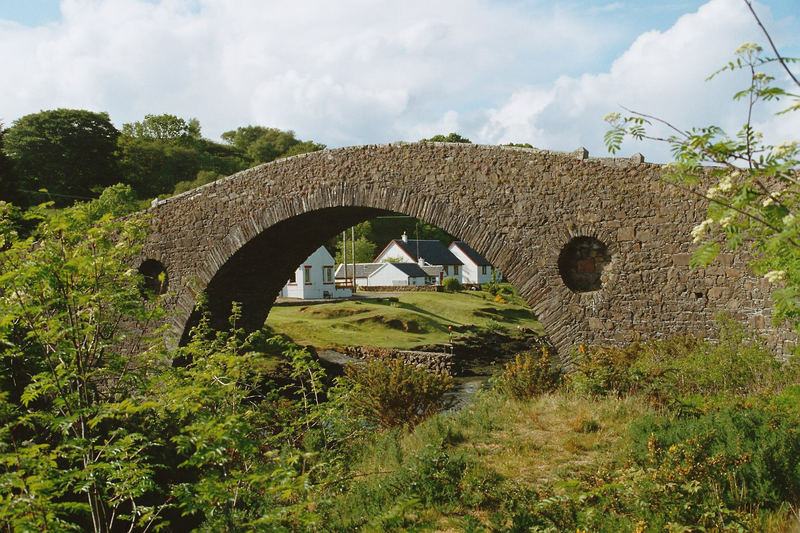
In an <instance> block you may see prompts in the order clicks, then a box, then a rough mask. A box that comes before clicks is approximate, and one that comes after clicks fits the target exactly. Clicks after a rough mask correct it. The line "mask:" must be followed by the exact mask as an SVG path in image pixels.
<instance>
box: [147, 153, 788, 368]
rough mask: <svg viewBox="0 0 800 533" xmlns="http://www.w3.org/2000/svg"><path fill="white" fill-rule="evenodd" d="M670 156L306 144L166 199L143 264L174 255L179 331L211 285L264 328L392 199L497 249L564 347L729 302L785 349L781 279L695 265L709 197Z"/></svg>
mask: <svg viewBox="0 0 800 533" xmlns="http://www.w3.org/2000/svg"><path fill="white" fill-rule="evenodd" d="M661 174H662V168H661V166H660V165H653V164H648V163H645V162H643V159H642V157H641V156H638V155H637V156H634V157H633V158H631V159H611V158H600V159H595V158H589V157H588V156H587V153H586V151H585V150H583V149H580V150H577V151H576V152H573V153H560V152H549V151H543V150H537V149H523V148H510V147H500V146H480V145H471V144H447V143H420V144H410V143H398V144H388V145H371V146H360V147H351V148H341V149H335V150H326V151H322V152H314V153H310V154H304V155H300V156H296V157H292V158H289V159H283V160H280V161H275V162H272V163H268V164H265V165H261V166H259V167H256V168H252V169H249V170H246V171H243V172H240V173H238V174H235V175H233V176H230V177H227V178H224V179H221V180H219V181H216V182H214V183H210V184H208V185H205V186H203V187H199V188H197V189H194V190H192V191H188V192H186V193H184V194H181V195H179V196H175V197H173V198H169V199H167V200H164V201H161V202H159V203H157V205H154V206H153V207H152V208H151V209H149V211H148V213H149V214H150V215H151V217H152V221H151V222H152V228H153V231H152V233H151V234H150V236H149V238H148V240H147V242H146V243H145V246H144V251H143V254H144V257H143V258H142V260H143V262H142V263H141V266H140V270H141V271H142V272H144V273H145V274H149V275H155V274H157V273H159V272H161V271H165V272H166V275H167V280H168V287H167V289H168V291H169V292H171V293H173V296H172V297H171V298H170V300H169V302H168V304H169V307H171V308H172V310H173V311H175V312H174V314H173V315H172V317H171V321H172V326H173V327H174V331H175V339H176V340H177V339H179V338H180V337H181V336H185V335H186V333H187V331H188V327H189V325H191V323H192V322H193V321H194V320H196V316H193V308H194V305H195V302H196V300H197V297H198V295H199V293H201V292H202V291H206V292H207V294H208V302H209V308H210V310H211V312H212V317H213V319H214V321H215V323H216V324H218V325H222V326H224V325H225V324H226V323H227V322H226V321H227V315H228V313H229V311H230V305H231V302H232V301H239V302H242V304H243V310H244V315H243V322H244V326H245V327H247V328H259V327H261V325H262V324H263V322H264V320H265V318H266V316H267V313H268V312H269V309H270V306H271V304H272V302H273V301H274V299H275V297H276V296H277V295H278V293H279V291H280V289H281V287H282V286H283V285H284V283H285V282H286V280H287V279H288V278H289V276H290V273H291V272H293V271H294V270H295V268H296V267H297V265H298V264H300V262H302V261H303V260H304V259H305V258H306V257H307V256H308V255H309V254H310V253H311V252H312V251H314V250H315V249H316V248H317V247H318V246H319V245H320V244H322V243H323V242H324V241H326V240H328V239H329V238H331V237H332V236H334V235H336V234H339V233H341V232H342V230H344V229H345V228H348V227H350V226H352V225H354V224H356V223H358V222H361V221H363V220H367V219H370V218H373V217H375V216H378V215H383V214H386V213H387V212H393V213H403V214H406V215H411V216H414V217H417V218H420V219H422V220H424V221H426V222H429V223H431V224H435V225H436V226H439V227H441V228H442V229H444V230H445V231H447V232H448V233H450V234H452V235H454V236H456V237H457V238H459V239H461V240H464V241H466V242H467V243H468V244H469V245H470V246H472V247H473V248H474V249H476V250H478V251H479V252H481V253H482V254H484V256H485V257H486V258H487V259H488V260H489V261H491V262H492V263H493V264H494V265H495V266H496V267H498V268H499V269H500V271H501V272H503V273H504V274H505V276H506V277H507V279H508V280H509V281H510V282H511V283H512V284H513V285H514V287H515V288H516V289H517V290H518V291H519V292H520V294H521V295H522V297H523V298H524V299H525V300H526V301H527V302H528V303H529V304H530V306H531V307H532V308H533V310H534V312H535V313H536V316H537V317H538V318H539V320H540V321H541V322H542V324H543V326H544V328H545V330H546V331H547V333H548V335H549V337H550V340H551V342H552V343H553V344H554V345H555V346H557V347H558V348H559V350H569V349H570V348H571V347H573V346H575V345H577V344H580V343H625V342H629V341H631V340H632V339H636V338H641V337H654V336H665V335H669V334H673V333H698V332H699V333H701V334H706V335H710V334H711V331H712V330H713V317H714V316H715V315H716V314H717V313H718V311H719V310H726V311H729V312H731V313H732V314H734V315H735V316H737V317H739V318H741V319H743V320H744V321H746V322H747V323H748V324H750V325H751V326H752V327H754V328H755V329H757V330H759V331H760V332H761V333H763V334H764V335H765V336H766V337H767V338H768V340H769V342H770V344H772V346H773V347H775V348H776V349H777V350H778V351H780V352H784V351H786V350H787V343H788V342H791V339H792V337H791V335H790V334H789V333H788V332H787V331H783V330H779V329H775V328H773V327H772V326H771V325H770V303H769V296H770V286H769V284H768V283H766V282H765V281H764V280H763V279H759V278H758V277H754V276H752V275H751V274H748V272H747V270H746V268H745V265H744V264H743V261H742V260H741V259H740V258H739V257H737V256H733V255H728V254H723V255H722V256H721V257H720V259H719V260H718V262H717V263H716V264H715V265H714V266H713V267H709V268H706V269H704V270H703V269H690V268H689V256H690V253H691V250H692V244H691V239H690V237H689V233H690V231H691V229H692V227H693V226H694V225H695V224H697V223H698V222H699V221H700V220H702V219H703V218H705V205H704V204H703V203H702V201H701V200H698V199H697V198H696V197H694V196H692V195H690V194H687V193H680V192H679V191H678V190H676V189H675V188H672V187H670V186H665V185H664V184H663V183H662V181H661V179H660V178H661Z"/></svg>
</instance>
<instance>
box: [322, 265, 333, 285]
mask: <svg viewBox="0 0 800 533" xmlns="http://www.w3.org/2000/svg"><path fill="white" fill-rule="evenodd" d="M323 270H324V274H323V279H324V281H325V283H333V267H332V266H326V267H323Z"/></svg>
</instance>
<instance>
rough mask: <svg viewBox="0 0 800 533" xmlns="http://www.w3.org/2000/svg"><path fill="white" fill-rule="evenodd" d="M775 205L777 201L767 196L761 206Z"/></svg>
mask: <svg viewBox="0 0 800 533" xmlns="http://www.w3.org/2000/svg"><path fill="white" fill-rule="evenodd" d="M774 203H775V201H774V200H773V199H772V196H767V197H766V198H764V201H763V202H761V205H762V206H763V207H769V206H771V205H772V204H774Z"/></svg>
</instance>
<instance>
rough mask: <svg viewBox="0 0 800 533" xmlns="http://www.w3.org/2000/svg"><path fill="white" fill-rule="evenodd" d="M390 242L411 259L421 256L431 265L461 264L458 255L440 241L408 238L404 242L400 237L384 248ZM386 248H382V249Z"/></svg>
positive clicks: (414, 259) (415, 259)
mask: <svg viewBox="0 0 800 533" xmlns="http://www.w3.org/2000/svg"><path fill="white" fill-rule="evenodd" d="M392 242H393V243H395V244H396V245H397V246H399V247H400V248H401V249H402V250H403V251H404V252H405V253H406V254H408V256H409V257H410V258H411V260H412V261H417V260H418V259H419V258H420V257H422V258H423V259H424V260H425V261H426V262H427V263H430V264H431V265H462V264H463V263H462V262H461V261H459V260H458V257H456V256H454V255H453V252H451V251H450V250H448V249H447V246H445V245H444V244H442V241H437V240H416V239H409V240H408V241H406V242H404V241H403V240H402V239H394V240H392V241H391V242H390V243H389V244H388V245H386V248H388V247H389V246H390V245H391V244H392ZM386 248H384V251H385V250H386ZM381 253H383V252H381ZM378 255H380V254H378Z"/></svg>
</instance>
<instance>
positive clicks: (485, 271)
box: [447, 241, 494, 284]
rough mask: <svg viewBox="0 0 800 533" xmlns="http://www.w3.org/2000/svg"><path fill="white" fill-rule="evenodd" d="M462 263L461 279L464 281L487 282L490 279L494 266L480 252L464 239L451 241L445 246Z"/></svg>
mask: <svg viewBox="0 0 800 533" xmlns="http://www.w3.org/2000/svg"><path fill="white" fill-rule="evenodd" d="M447 249H448V250H450V252H452V254H453V255H454V256H456V257H457V258H458V260H459V261H461V262H462V263H463V264H464V267H463V269H462V276H461V277H462V279H463V280H464V281H463V282H464V283H479V284H483V283H487V282H489V281H492V273H493V272H494V267H493V266H492V264H491V263H490V262H489V261H487V260H486V258H485V257H483V256H482V255H481V254H479V253H478V252H476V251H475V250H473V249H472V247H470V245H468V244H467V243H465V242H464V241H453V242H452V243H450V246H448V247H447Z"/></svg>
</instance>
